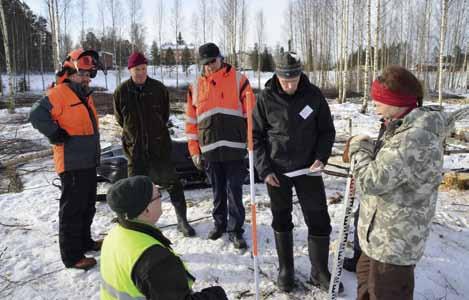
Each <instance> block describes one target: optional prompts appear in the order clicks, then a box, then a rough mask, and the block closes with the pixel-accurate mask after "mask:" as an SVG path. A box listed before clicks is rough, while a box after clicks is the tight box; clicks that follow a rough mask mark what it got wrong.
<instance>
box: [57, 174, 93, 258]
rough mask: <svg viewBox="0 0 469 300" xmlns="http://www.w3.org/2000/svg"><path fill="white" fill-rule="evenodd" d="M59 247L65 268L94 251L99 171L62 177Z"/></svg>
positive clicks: (61, 175) (62, 175) (63, 175)
mask: <svg viewBox="0 0 469 300" xmlns="http://www.w3.org/2000/svg"><path fill="white" fill-rule="evenodd" d="M60 181H61V184H62V196H61V197H60V210H59V246H60V254H61V257H62V261H63V263H64V264H65V266H66V267H71V266H73V265H74V264H75V263H76V262H78V261H79V260H80V259H82V258H83V257H84V254H85V252H86V251H88V250H89V249H91V247H92V245H93V240H92V239H91V223H92V222H93V217H94V214H95V212H96V207H95V203H96V168H91V169H84V170H75V171H66V172H63V173H62V174H60Z"/></svg>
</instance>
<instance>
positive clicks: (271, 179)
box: [264, 173, 280, 187]
mask: <svg viewBox="0 0 469 300" xmlns="http://www.w3.org/2000/svg"><path fill="white" fill-rule="evenodd" d="M264 182H265V183H267V184H268V185H270V186H274V187H279V186H280V181H279V180H278V178H277V176H275V173H270V174H269V175H267V177H266V178H265V179H264Z"/></svg>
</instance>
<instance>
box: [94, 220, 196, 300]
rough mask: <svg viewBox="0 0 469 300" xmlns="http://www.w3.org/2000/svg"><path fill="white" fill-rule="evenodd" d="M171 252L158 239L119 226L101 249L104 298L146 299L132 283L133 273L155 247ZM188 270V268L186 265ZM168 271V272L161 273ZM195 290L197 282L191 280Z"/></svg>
mask: <svg viewBox="0 0 469 300" xmlns="http://www.w3.org/2000/svg"><path fill="white" fill-rule="evenodd" d="M154 245H158V246H161V247H164V248H166V249H168V250H169V251H170V252H171V253H173V254H174V255H176V254H175V253H174V252H173V251H172V249H170V248H167V247H166V246H165V245H163V244H162V243H161V242H160V241H158V240H157V239H155V238H154V237H152V236H150V235H148V234H145V233H142V232H139V231H135V230H131V229H127V228H124V227H123V226H121V225H120V224H118V225H116V226H115V227H114V228H113V229H111V231H110V232H109V234H108V235H107V236H106V238H105V239H104V243H103V247H102V249H101V267H100V271H101V280H102V282H101V291H100V294H101V299H102V300H108V299H129V300H130V299H145V296H144V295H143V294H142V293H141V292H140V291H139V290H138V289H137V287H136V286H135V284H134V283H133V281H132V270H133V268H134V265H135V263H136V262H137V261H138V259H139V258H140V256H141V255H142V253H143V252H144V251H145V250H146V249H148V248H150V247H151V246H154ZM184 268H185V266H184ZM161 272H164V270H161ZM187 284H188V287H189V289H191V287H192V284H193V281H192V280H190V279H188V281H187Z"/></svg>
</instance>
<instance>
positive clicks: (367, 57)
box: [360, 0, 371, 113]
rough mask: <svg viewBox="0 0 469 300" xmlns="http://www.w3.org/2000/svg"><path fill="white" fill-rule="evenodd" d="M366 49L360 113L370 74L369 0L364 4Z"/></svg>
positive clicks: (363, 108)
mask: <svg viewBox="0 0 469 300" xmlns="http://www.w3.org/2000/svg"><path fill="white" fill-rule="evenodd" d="M366 16H367V17H366V49H365V78H364V80H363V81H364V82H363V84H364V88H363V103H362V108H361V110H360V112H361V113H366V110H367V108H368V82H369V79H368V77H369V74H370V52H371V0H367V4H366Z"/></svg>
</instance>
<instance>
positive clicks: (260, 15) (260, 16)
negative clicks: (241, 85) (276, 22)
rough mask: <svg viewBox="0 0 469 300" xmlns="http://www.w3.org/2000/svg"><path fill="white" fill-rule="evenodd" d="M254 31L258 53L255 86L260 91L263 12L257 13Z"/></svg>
mask: <svg viewBox="0 0 469 300" xmlns="http://www.w3.org/2000/svg"><path fill="white" fill-rule="evenodd" d="M256 25H257V26H256V31H257V44H258V45H259V46H258V48H259V49H258V51H257V86H258V88H259V89H261V57H262V56H261V53H262V50H261V49H262V44H263V43H264V25H265V22H264V13H263V11H262V10H261V11H259V12H258V13H257V23H256Z"/></svg>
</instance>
